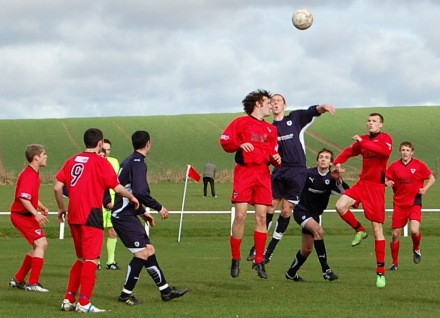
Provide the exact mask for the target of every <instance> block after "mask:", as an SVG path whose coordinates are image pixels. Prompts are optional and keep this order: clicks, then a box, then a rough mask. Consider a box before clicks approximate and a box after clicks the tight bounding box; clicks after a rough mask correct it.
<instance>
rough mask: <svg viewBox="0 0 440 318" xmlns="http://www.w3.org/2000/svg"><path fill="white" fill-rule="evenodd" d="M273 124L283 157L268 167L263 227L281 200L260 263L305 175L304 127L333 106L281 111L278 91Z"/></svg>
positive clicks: (272, 244)
mask: <svg viewBox="0 0 440 318" xmlns="http://www.w3.org/2000/svg"><path fill="white" fill-rule="evenodd" d="M271 104H272V113H273V115H274V121H273V125H274V126H275V127H277V130H278V148H279V149H278V152H279V154H280V156H281V159H282V161H283V165H282V166H281V167H275V168H274V169H273V171H272V205H271V207H270V208H269V211H268V212H267V214H266V227H267V228H268V229H269V228H270V225H271V222H272V218H273V214H274V212H275V210H276V209H277V207H278V205H279V204H280V203H281V213H280V216H279V217H278V221H277V223H276V226H275V230H274V232H273V237H272V240H271V241H270V243H269V245H268V246H267V249H266V252H265V254H264V263H268V262H269V260H270V259H271V257H272V254H273V252H274V250H275V247H276V246H277V244H278V242H279V241H280V240H281V239H282V237H283V236H284V233H285V232H286V230H287V227H288V225H289V222H290V217H291V215H292V211H293V208H294V206H295V204H297V203H298V200H299V197H300V195H301V192H302V188H303V185H304V182H305V178H306V170H307V165H306V147H305V143H304V134H305V131H306V130H307V128H308V127H309V126H310V125H311V124H312V123H313V122H314V121H315V119H316V118H318V117H319V116H320V115H321V114H323V113H325V112H329V113H330V114H332V115H334V114H335V112H336V110H335V108H334V107H333V106H332V105H330V104H322V105H314V106H310V107H309V108H308V109H298V110H294V111H291V112H290V113H289V114H288V115H285V114H284V112H285V109H286V107H287V104H286V100H285V99H284V97H283V96H282V95H280V94H274V95H273V96H272V98H271ZM254 252H255V248H254V247H252V248H251V250H250V252H249V256H248V257H247V260H248V261H250V260H252V259H253V258H254Z"/></svg>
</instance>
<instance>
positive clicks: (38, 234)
mask: <svg viewBox="0 0 440 318" xmlns="http://www.w3.org/2000/svg"><path fill="white" fill-rule="evenodd" d="M11 222H12V224H13V225H14V226H15V227H16V228H17V230H19V231H20V233H21V234H22V235H23V236H24V238H25V239H26V241H28V242H29V244H31V245H33V244H34V242H35V241H36V240H38V239H39V238H42V237H45V236H46V235H45V234H44V231H43V229H42V228H41V226H40V224H38V222H37V220H36V219H35V217H34V216H33V215H32V214H31V213H29V214H23V213H17V212H11Z"/></svg>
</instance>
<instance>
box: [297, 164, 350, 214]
mask: <svg viewBox="0 0 440 318" xmlns="http://www.w3.org/2000/svg"><path fill="white" fill-rule="evenodd" d="M348 188H349V186H348V184H347V183H345V182H344V181H342V184H341V185H338V184H337V183H336V180H335V179H333V178H332V176H331V172H330V171H328V172H327V173H326V174H325V175H321V174H320V173H319V172H318V168H316V167H315V168H309V169H307V180H306V183H305V185H304V188H303V192H302V194H301V198H300V200H299V203H298V204H297V205H296V206H295V208H294V213H295V212H296V211H305V212H307V213H309V214H311V215H315V216H316V215H321V214H322V213H323V212H324V210H325V209H326V208H327V205H328V201H329V199H330V195H331V194H332V193H333V194H342V193H343V192H344V190H345V189H348Z"/></svg>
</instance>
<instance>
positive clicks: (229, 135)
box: [220, 119, 240, 153]
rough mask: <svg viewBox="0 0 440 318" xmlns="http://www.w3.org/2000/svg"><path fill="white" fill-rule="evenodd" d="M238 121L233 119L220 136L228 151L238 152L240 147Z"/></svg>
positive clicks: (222, 144)
mask: <svg viewBox="0 0 440 318" xmlns="http://www.w3.org/2000/svg"><path fill="white" fill-rule="evenodd" d="M237 128H238V121H237V119H235V120H234V121H232V122H231V123H230V124H229V125H228V126H227V127H226V129H225V130H224V131H223V134H222V135H221V137H220V144H221V146H222V147H223V150H224V151H226V152H230V153H231V152H236V151H237V150H239V149H240V140H238V131H237Z"/></svg>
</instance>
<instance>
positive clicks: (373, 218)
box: [334, 113, 393, 288]
mask: <svg viewBox="0 0 440 318" xmlns="http://www.w3.org/2000/svg"><path fill="white" fill-rule="evenodd" d="M382 128H383V116H382V115H381V114H378V113H372V114H370V115H369V116H368V121H367V129H368V134H365V135H362V136H359V135H354V136H353V137H352V139H353V140H354V141H355V142H354V143H353V144H352V145H351V146H349V147H347V148H345V149H344V150H343V151H342V152H341V154H340V155H339V156H338V157H337V158H336V159H335V162H334V163H335V172H343V171H344V169H342V168H341V164H342V163H344V162H346V161H347V160H348V159H349V158H351V157H355V156H358V155H361V156H362V171H361V173H360V175H359V181H358V182H357V183H356V184H355V185H354V186H352V187H351V188H350V189H348V190H347V191H346V192H345V193H344V194H343V195H342V196H341V197H340V198H339V199H338V201H337V202H336V211H337V212H338V214H339V216H340V217H341V218H342V219H343V220H344V221H345V222H346V223H347V224H348V225H350V226H351V227H352V228H353V229H354V230H355V231H356V235H355V237H354V240H353V241H352V242H351V245H352V246H356V245H359V244H360V243H361V241H362V240H363V239H365V238H366V237H367V232H366V231H365V227H364V226H363V225H362V224H361V223H359V221H358V220H357V219H356V217H355V215H354V214H353V212H351V211H350V207H352V206H353V207H355V208H357V207H358V206H359V204H360V203H362V207H363V208H364V215H365V217H366V219H367V220H369V221H370V222H371V225H372V228H373V234H374V239H375V241H374V246H375V247H374V250H375V254H376V265H377V266H376V274H377V276H376V286H377V287H379V288H382V287H385V285H386V281H385V252H386V243H385V236H384V234H383V223H384V222H385V171H386V167H387V162H388V158H389V157H390V155H391V151H392V148H393V140H392V138H391V136H390V135H388V134H387V133H385V132H382Z"/></svg>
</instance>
